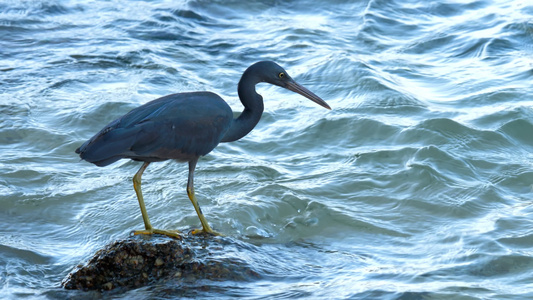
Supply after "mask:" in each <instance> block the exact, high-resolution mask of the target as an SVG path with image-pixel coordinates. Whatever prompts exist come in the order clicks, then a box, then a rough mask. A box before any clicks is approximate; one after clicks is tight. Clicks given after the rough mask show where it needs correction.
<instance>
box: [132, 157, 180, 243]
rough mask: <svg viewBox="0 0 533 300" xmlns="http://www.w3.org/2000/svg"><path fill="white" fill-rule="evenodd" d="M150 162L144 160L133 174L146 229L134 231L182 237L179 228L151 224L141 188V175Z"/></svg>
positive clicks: (136, 232)
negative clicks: (156, 226)
mask: <svg viewBox="0 0 533 300" xmlns="http://www.w3.org/2000/svg"><path fill="white" fill-rule="evenodd" d="M149 164H150V163H149V162H144V163H143V165H142V167H141V168H140V169H139V171H137V173H135V176H133V188H134V189H135V193H136V194H137V200H139V206H140V207H141V214H142V217H143V221H144V228H145V230H136V231H134V232H133V234H135V235H137V234H154V233H156V234H163V235H166V236H169V237H173V238H181V235H180V234H179V231H177V230H160V229H154V228H153V227H152V224H150V219H149V218H148V213H147V212H146V207H145V206H144V199H143V193H142V190H141V177H142V175H143V173H144V170H146V168H147V167H148V165H149Z"/></svg>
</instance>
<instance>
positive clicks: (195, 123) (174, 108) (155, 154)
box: [76, 92, 233, 166]
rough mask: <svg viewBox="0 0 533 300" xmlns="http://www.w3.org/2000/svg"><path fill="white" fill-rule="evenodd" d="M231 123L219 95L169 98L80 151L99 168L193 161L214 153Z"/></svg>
mask: <svg viewBox="0 0 533 300" xmlns="http://www.w3.org/2000/svg"><path fill="white" fill-rule="evenodd" d="M232 118H233V116H232V112H231V109H230V107H229V106H228V105H227V104H226V103H225V102H224V101H223V100H222V99H221V98H220V97H219V96H217V95H216V94H213V93H207V92H200V93H182V94H173V95H168V96H165V97H162V98H159V99H156V100H153V101H151V102H148V103H146V104H144V105H142V106H139V107H137V108H135V109H133V110H131V111H130V112H129V113H127V114H125V115H124V116H122V117H121V118H119V119H116V120H115V121H113V122H111V123H109V124H108V125H107V126H105V127H104V128H103V129H102V130H101V131H100V132H98V133H97V134H96V135H95V136H93V137H92V138H91V139H89V140H88V141H87V142H85V143H84V144H83V145H82V146H81V147H80V148H78V149H77V150H76V152H77V153H80V156H81V157H82V158H83V159H85V160H87V161H89V162H92V163H94V164H96V165H99V166H105V165H108V164H111V163H113V162H115V161H117V160H119V159H120V158H125V157H127V158H132V159H138V160H145V161H158V160H165V159H178V160H190V159H191V158H192V157H198V156H201V155H205V154H207V153H209V152H210V151H211V150H213V148H214V147H216V145H217V144H218V143H219V142H220V139H221V138H222V136H223V135H224V133H225V132H226V131H227V129H228V128H229V126H230V124H231V121H232Z"/></svg>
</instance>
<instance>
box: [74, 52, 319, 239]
mask: <svg viewBox="0 0 533 300" xmlns="http://www.w3.org/2000/svg"><path fill="white" fill-rule="evenodd" d="M260 82H267V83H271V84H274V85H278V86H281V87H284V88H287V89H289V90H292V91H294V92H297V93H299V94H301V95H303V96H305V97H307V98H309V99H310V100H312V101H314V102H316V103H318V104H319V105H321V106H323V107H325V108H328V109H330V107H329V106H328V104H327V103H326V102H324V100H322V99H320V98H319V97H318V96H316V95H315V94H313V93H312V92H310V91H309V90H307V89H306V88H304V87H303V86H301V85H299V84H298V83H296V82H295V81H294V80H293V79H292V78H291V77H290V76H289V75H288V74H287V73H286V72H285V70H283V68H281V67H280V66H278V65H277V64H275V63H273V62H269V61H263V62H258V63H255V64H253V65H252V66H250V67H249V68H248V69H247V70H246V71H245V72H244V74H243V75H242V77H241V80H240V81H239V86H238V92H239V98H240V100H241V102H242V104H243V106H244V110H243V112H242V113H241V114H240V115H239V117H238V118H236V119H234V118H233V112H232V110H231V108H230V107H229V105H228V104H227V103H226V102H225V101H224V100H223V99H222V98H220V97H219V96H218V95H216V94H214V93H211V92H193V93H179V94H172V95H168V96H164V97H161V98H158V99H156V100H153V101H150V102H148V103H146V104H144V105H141V106H139V107H137V108H135V109H133V110H131V111H130V112H129V113H127V114H125V115H124V116H122V117H120V118H118V119H116V120H114V121H113V122H111V123H109V124H108V125H107V126H105V127H104V128H103V129H102V130H100V131H99V132H98V133H97V134H96V135H94V136H93V137H92V138H91V139H89V140H88V141H86V142H85V143H84V144H83V145H81V146H80V147H79V148H78V149H76V153H78V154H79V155H80V157H81V158H82V159H84V160H86V161H88V162H91V163H93V164H95V165H97V166H107V165H109V164H112V163H114V162H116V161H117V160H119V159H122V158H129V159H133V160H136V161H142V162H144V163H143V165H142V167H141V168H140V169H139V171H138V172H137V174H135V176H134V177H133V185H134V189H135V191H136V193H137V198H138V200H139V205H140V208H141V213H142V216H143V220H144V224H145V229H146V230H143V231H136V232H135V233H138V234H152V233H160V234H166V235H168V236H174V237H177V234H176V233H175V232H173V231H167V230H158V229H154V228H152V225H151V224H150V221H149V219H148V214H147V212H146V208H145V205H144V199H143V196H142V191H141V176H142V173H143V172H144V170H145V169H146V168H147V167H148V165H149V164H150V163H152V162H158V161H164V160H168V159H174V160H178V161H183V162H189V178H188V182H187V194H188V195H189V199H190V200H191V202H192V204H193V206H194V208H195V210H196V212H197V214H198V217H199V218H200V221H201V223H202V227H203V230H202V231H203V232H205V233H215V232H214V231H212V230H211V228H210V227H209V224H208V223H207V221H206V220H205V217H204V216H203V213H202V211H201V209H200V207H199V205H198V202H197V200H196V197H195V194H194V184H193V178H194V170H195V167H196V163H197V162H198V158H199V157H201V156H204V155H206V154H208V153H209V152H211V151H212V150H213V149H214V148H215V147H216V146H217V145H218V144H219V143H220V142H232V141H235V140H238V139H240V138H242V137H243V136H245V135H246V134H248V133H249V132H250V131H251V130H252V129H253V128H254V127H255V125H256V124H257V122H259V119H260V118H261V115H262V113H263V98H262V97H261V96H260V95H259V94H257V93H256V91H255V85H256V84H257V83H260Z"/></svg>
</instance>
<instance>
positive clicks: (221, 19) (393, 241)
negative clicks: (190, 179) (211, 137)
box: [0, 0, 533, 299]
mask: <svg viewBox="0 0 533 300" xmlns="http://www.w3.org/2000/svg"><path fill="white" fill-rule="evenodd" d="M260 60H273V61H276V62H277V63H278V64H280V65H282V66H283V67H284V68H285V69H286V70H287V71H288V73H289V74H290V75H291V76H292V77H293V78H295V79H296V80H297V81H298V82H300V83H301V84H303V85H304V86H306V87H307V88H309V89H310V90H312V91H313V92H315V93H316V94H317V95H319V96H321V97H322V98H323V99H324V100H326V101H327V102H328V103H329V104H330V105H331V107H332V108H333V109H332V110H331V111H328V110H325V109H323V108H321V107H319V106H317V105H315V104H313V103H312V102H309V101H307V100H306V99H305V98H303V97H301V96H298V95H296V94H293V93H291V92H289V91H285V90H282V89H280V88H278V87H273V86H268V85H266V84H260V85H258V87H257V88H258V91H259V93H260V94H262V95H263V97H264V99H265V113H264V115H263V118H262V119H261V121H260V123H259V124H258V126H257V127H256V128H255V129H254V130H253V131H252V132H251V133H250V134H249V135H248V136H246V137H245V138H243V139H242V140H239V141H237V142H233V143H227V144H221V145H220V146H219V147H217V148H216V149H215V150H214V151H213V152H212V153H210V154H209V155H207V156H206V157H204V158H202V159H201V160H200V162H199V164H198V168H197V172H196V181H195V187H196V192H197V196H198V198H199V201H200V204H201V206H202V209H203V211H204V214H205V215H206V217H207V219H208V221H209V222H210V224H211V226H213V227H214V228H215V229H216V230H218V231H220V232H223V233H225V234H226V235H227V238H228V239H229V240H232V241H233V243H232V244H231V246H227V247H226V248H225V249H222V250H221V251H220V250H216V249H215V250H213V251H214V252H216V251H218V252H216V253H218V254H217V255H223V256H224V255H226V256H227V257H232V258H238V259H241V260H242V261H245V262H246V263H247V264H248V265H249V266H250V267H251V268H252V269H253V270H255V271H256V272H257V273H258V274H260V275H261V277H260V278H259V279H257V280H250V281H245V282H240V281H230V280H226V281H224V280H218V281H215V280H213V281H210V280H202V281H193V282H176V283H174V285H172V286H169V284H164V285H163V284H161V285H157V284H156V285H152V286H147V287H143V288H140V289H135V290H130V291H128V292H125V293H113V292H103V293H100V292H82V291H65V290H64V289H62V288H61V286H60V283H61V281H62V280H63V278H65V276H66V275H67V274H68V273H69V272H70V271H72V269H73V268H74V267H75V266H77V265H78V264H82V263H84V262H85V261H87V260H88V259H89V258H90V257H91V256H92V255H93V254H94V253H95V252H96V251H97V250H98V249H101V248H102V247H104V246H105V245H107V244H109V243H111V242H112V241H114V240H117V239H122V238H125V237H127V236H128V235H129V233H130V232H131V231H132V230H134V229H142V225H143V224H142V218H141V215H140V212H139V209H138V204H137V200H136V198H135V193H134V191H133V189H132V184H131V177H132V176H133V174H134V173H135V172H136V171H137V169H138V168H139V167H140V164H139V163H138V162H132V161H126V160H123V161H120V162H118V163H116V164H113V165H111V166H109V167H106V168H97V167H95V166H93V165H91V164H89V163H86V162H84V161H80V159H79V157H78V156H77V155H76V154H75V153H74V150H75V149H76V148H77V147H78V146H80V145H81V143H83V142H84V141H85V140H86V139H88V138H90V137H91V136H92V135H93V134H94V133H96V132H97V131H98V130H100V129H101V128H102V127H103V126H104V125H105V124H107V123H108V122H109V121H111V120H113V119H115V118H117V117H119V116H121V115H123V114H124V113H126V112H128V111H129V110H130V109H132V108H134V107H136V106H138V105H141V104H143V103H146V102H148V101H149V100H152V99H155V98H157V97H159V96H162V95H166V94H170V93H176V92H186V91H197V90H209V91H213V92H216V93H217V94H219V95H221V96H222V97H223V98H224V99H226V100H227V102H228V103H229V104H230V105H231V106H232V108H233V110H234V111H236V112H238V111H240V110H241V109H242V107H241V105H240V102H239V99H238V96H237V89H236V86H237V82H238V80H239V78H240V76H241V74H242V72H243V71H244V70H245V69H246V67H248V66H249V65H251V64H252V63H254V62H256V61H260ZM0 116H1V118H0V298H2V299H18V298H30V299H33V298H44V299H46V298H49V299H64V298H72V299H79V298H89V299H98V298H116V299H121V298H124V299H131V298H137V299H140V298H146V299H155V298H162V299H163V298H164V299H172V298H181V297H183V298H188V297H195V298H217V299H221V298H231V297H244V298H254V299H257V298H271V299H281V298H291V299H292V298H309V299H318V298H329V299H528V298H529V299H533V271H532V270H533V3H531V2H530V1H520V0H511V1H509V0H495V1H489V0H478V1H451V0H450V1H421V0H418V1H384V0H374V1H337V0H335V1H308V0H294V1H267V0H264V1H205V0H197V1H192V0H191V1H162V0H160V1H158V0H153V1H148V0H146V1H140V0H139V1H100V0H94V1H38V0H35V1H5V0H0ZM187 171H188V169H187V166H186V165H185V164H180V163H176V162H172V161H168V162H161V163H154V164H152V165H150V167H149V168H148V169H147V171H146V172H145V175H144V177H143V179H144V185H143V190H144V194H145V198H146V199H145V200H146V204H147V209H148V211H149V215H150V217H151V220H152V223H153V224H154V225H155V226H156V227H159V228H169V229H180V230H183V231H187V230H189V229H190V228H195V227H198V226H199V221H198V218H197V217H196V214H195V212H194V210H193V208H192V206H191V205H190V202H189V200H188V199H187V196H186V192H185V185H186V180H187Z"/></svg>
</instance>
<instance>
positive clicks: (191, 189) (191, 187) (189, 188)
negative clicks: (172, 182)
mask: <svg viewBox="0 0 533 300" xmlns="http://www.w3.org/2000/svg"><path fill="white" fill-rule="evenodd" d="M197 162H198V159H194V160H191V161H190V162H189V180H188V181H187V195H188V196H189V200H191V202H192V205H193V206H194V210H196V214H198V218H199V219H200V223H202V230H199V229H195V230H193V231H192V232H191V233H192V234H199V233H209V234H213V235H221V234H220V233H218V232H216V231H213V229H211V227H210V226H209V223H207V220H206V219H205V217H204V214H203V213H202V209H201V208H200V205H198V200H196V196H195V195H194V169H195V168H196V163H197Z"/></svg>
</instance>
